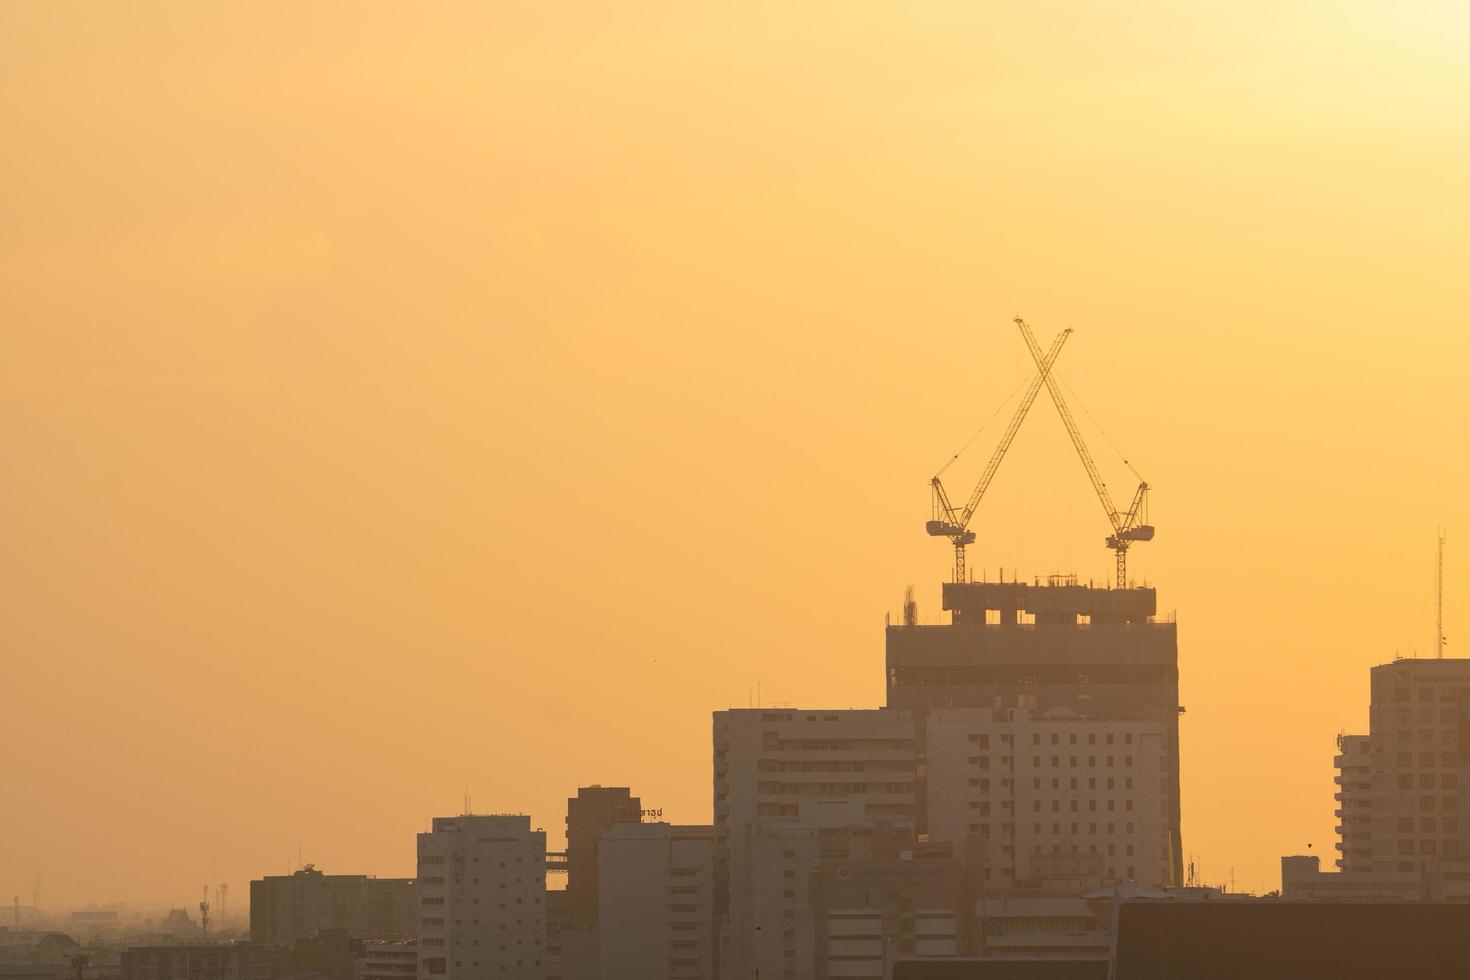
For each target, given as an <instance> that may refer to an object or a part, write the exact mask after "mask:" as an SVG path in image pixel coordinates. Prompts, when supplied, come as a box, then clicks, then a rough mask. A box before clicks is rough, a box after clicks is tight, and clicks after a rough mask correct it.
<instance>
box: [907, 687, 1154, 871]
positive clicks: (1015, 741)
mask: <svg viewBox="0 0 1470 980" xmlns="http://www.w3.org/2000/svg"><path fill="white" fill-rule="evenodd" d="M1168 767H1169V750H1168V741H1167V732H1166V729H1165V725H1164V724H1163V723H1162V722H1158V721H1150V720H1147V719H1138V718H1134V719H1100V718H1092V717H1087V716H1081V715H1077V714H1076V713H1075V712H1074V711H1073V710H1071V709H1068V708H1063V707H1053V708H1051V709H1049V710H1048V711H1047V712H1046V714H1045V715H1044V716H1041V715H1038V714H1037V713H1036V712H1034V711H1032V710H1030V709H1027V708H1008V709H1002V710H1000V711H996V710H994V709H991V708H936V709H933V710H931V711H930V712H929V715H928V718H927V779H926V780H925V787H926V797H927V813H928V826H929V835H928V836H929V840H931V841H951V842H955V843H956V844H961V845H964V846H965V847H966V849H967V850H968V851H969V852H970V853H969V855H968V856H969V858H970V860H971V861H972V862H973V863H974V864H976V865H977V867H978V868H979V869H980V870H979V873H980V875H981V883H982V885H983V887H986V888H990V889H1004V888H1015V887H1041V886H1042V885H1043V884H1044V883H1046V881H1047V879H1052V878H1054V877H1055V875H1056V874H1057V873H1058V872H1057V861H1056V858H1057V857H1058V856H1063V855H1091V856H1093V857H1095V858H1096V859H1097V860H1096V861H1095V862H1094V869H1093V871H1092V872H1091V873H1089V874H1087V875H1085V876H1080V877H1084V878H1085V879H1086V880H1084V881H1082V882H1081V884H1082V885H1083V886H1084V887H1088V886H1090V887H1097V885H1098V884H1100V883H1101V882H1106V881H1135V882H1138V883H1140V884H1144V885H1149V886H1162V885H1166V884H1169V883H1170V882H1171V880H1172V864H1173V857H1174V855H1173V852H1172V848H1171V844H1172V835H1171V833H1170V830H1171V827H1170V823H1169V810H1170V800H1169V794H1168V790H1167V784H1168V779H1169V768H1168ZM1094 874H1095V875H1097V876H1098V878H1097V879H1094V877H1093V875H1094Z"/></svg>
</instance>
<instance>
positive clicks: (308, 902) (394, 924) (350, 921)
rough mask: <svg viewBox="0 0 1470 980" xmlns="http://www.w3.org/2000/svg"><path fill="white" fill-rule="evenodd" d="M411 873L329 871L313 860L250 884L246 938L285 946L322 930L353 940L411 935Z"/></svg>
mask: <svg viewBox="0 0 1470 980" xmlns="http://www.w3.org/2000/svg"><path fill="white" fill-rule="evenodd" d="M414 916H415V899H414V880H413V879H412V878H376V877H374V876H372V875H329V874H324V873H322V871H321V870H320V869H318V868H317V867H315V866H314V865H310V864H308V865H306V866H305V867H304V868H302V869H300V870H299V871H296V872H295V873H293V874H289V875H267V876H265V877H264V878H261V879H260V880H258V881H252V882H251V883H250V941H251V942H253V943H265V944H268V945H279V946H286V945H290V944H291V943H294V942H296V941H297V940H299V939H310V938H312V937H314V936H315V935H316V934H317V933H318V932H321V931H322V930H325V929H341V930H345V931H346V933H347V934H348V935H349V936H352V937H353V938H354V939H379V940H399V941H404V940H409V939H413V938H414V937H415V929H414Z"/></svg>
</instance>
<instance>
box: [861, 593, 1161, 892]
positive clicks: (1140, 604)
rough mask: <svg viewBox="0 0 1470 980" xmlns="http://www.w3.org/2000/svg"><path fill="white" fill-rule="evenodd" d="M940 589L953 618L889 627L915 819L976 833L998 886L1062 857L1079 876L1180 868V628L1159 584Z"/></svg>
mask: <svg viewBox="0 0 1470 980" xmlns="http://www.w3.org/2000/svg"><path fill="white" fill-rule="evenodd" d="M943 603H944V608H945V609H946V610H947V611H948V612H949V613H950V615H951V622H950V623H949V624H947V625H933V626H921V625H918V624H917V622H915V621H914V620H915V617H912V616H909V617H905V622H904V623H903V624H902V625H897V626H890V627H888V630H887V637H886V667H887V687H888V702H887V703H888V707H890V708H899V709H906V710H908V711H911V712H912V713H913V715H914V717H915V720H916V728H917V732H916V735H917V742H918V746H917V755H918V774H919V784H920V785H919V787H918V791H917V793H916V801H915V803H916V810H917V814H916V816H917V821H916V822H917V823H918V825H919V828H920V832H921V833H925V834H926V835H927V836H931V837H935V838H945V839H951V840H954V839H963V838H970V839H973V840H975V841H977V842H978V843H977V845H976V846H982V847H984V848H985V849H986V853H987V854H988V855H989V859H988V871H989V874H988V876H987V877H988V878H989V880H990V882H991V883H992V885H993V886H995V887H1003V886H1010V885H1014V884H1016V883H1024V882H1037V881H1040V880H1041V879H1042V878H1045V877H1048V876H1049V873H1047V869H1049V868H1054V867H1056V866H1057V865H1056V863H1055V859H1057V858H1060V857H1066V856H1077V857H1079V858H1080V859H1082V860H1081V863H1080V864H1079V865H1078V867H1079V868H1084V870H1085V872H1086V873H1080V872H1079V874H1078V876H1079V877H1082V878H1101V879H1103V880H1109V879H1111V880H1118V879H1128V880H1139V881H1145V882H1147V883H1149V884H1179V883H1181V882H1182V879H1183V867H1182V865H1183V860H1182V856H1181V854H1182V852H1181V844H1180V808H1179V714H1180V711H1181V709H1180V707H1179V667H1178V642H1177V634H1176V628H1175V624H1174V623H1172V622H1159V621H1158V619H1157V617H1156V615H1155V613H1156V607H1155V603H1156V600H1155V593H1154V590H1153V589H1151V588H1130V589H1100V588H1093V587H1090V586H1083V585H1077V584H1073V583H1071V582H1069V581H1067V582H1053V583H1048V584H1045V585H1027V584H1025V583H1020V582H999V583H994V582H992V583H986V582H949V583H945V585H944V589H943ZM1110 849H1111V852H1110ZM1038 858H1040V860H1038ZM1094 858H1095V860H1092V859H1094ZM1084 866H1085V867H1084ZM1130 871H1131V872H1133V873H1132V874H1130V873H1129V872H1130Z"/></svg>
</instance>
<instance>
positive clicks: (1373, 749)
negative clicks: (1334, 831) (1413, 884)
mask: <svg viewBox="0 0 1470 980" xmlns="http://www.w3.org/2000/svg"><path fill="white" fill-rule="evenodd" d="M1370 677H1371V689H1372V690H1371V698H1372V700H1371V704H1370V707H1369V711H1368V727H1369V734H1368V735H1367V737H1366V741H1365V740H1364V737H1363V736H1348V737H1346V738H1345V739H1343V743H1344V745H1343V749H1342V750H1341V751H1340V752H1339V760H1340V765H1339V771H1340V773H1341V779H1342V780H1343V789H1342V790H1341V791H1340V793H1339V796H1340V800H1341V802H1342V804H1343V806H1342V807H1341V808H1340V809H1341V811H1342V813H1341V816H1342V817H1343V821H1344V822H1343V823H1342V824H1341V825H1340V826H1341V831H1340V835H1341V841H1340V844H1341V848H1340V849H1341V850H1342V851H1343V855H1344V857H1343V864H1342V867H1343V868H1344V870H1348V869H1353V870H1359V869H1362V870H1373V871H1379V872H1382V871H1424V870H1427V869H1428V866H1430V865H1434V864H1438V863H1441V862H1447V861H1448V862H1454V863H1457V864H1458V863H1459V860H1460V859H1461V858H1466V859H1470V821H1465V820H1462V819H1461V812H1462V811H1461V807H1460V788H1461V787H1462V786H1466V785H1470V782H1467V780H1470V660H1465V659H1452V660H1439V659H1435V660H1395V661H1393V662H1392V663H1387V664H1379V665H1378V666H1376V667H1374V668H1372V670H1371V671H1370ZM1365 744H1366V748H1365V747H1364V746H1365ZM1365 753H1366V755H1367V766H1366V768H1367V770H1368V772H1367V775H1368V780H1367V781H1368V787H1367V788H1366V789H1365V788H1364V786H1363V776H1364V769H1365V767H1364V766H1363V765H1362V764H1360V763H1359V762H1358V761H1357V760H1359V759H1361V758H1362V756H1363V755H1364V754H1365ZM1344 755H1345V756H1346V758H1343V756H1344ZM1365 812H1366V815H1367V818H1368V819H1367V824H1368V827H1369V839H1368V842H1367V849H1368V853H1369V855H1370V856H1369V857H1368V861H1367V868H1364V867H1363V865H1364V861H1363V858H1364V854H1363V837H1362V834H1361V832H1360V831H1361V829H1362V826H1363V821H1362V820H1361V819H1355V820H1353V821H1352V822H1351V823H1349V822H1348V821H1347V818H1348V816H1349V814H1351V815H1352V816H1354V817H1355V818H1361V817H1362V816H1363V815H1364V813H1365ZM1466 867H1467V870H1470V860H1467V863H1466Z"/></svg>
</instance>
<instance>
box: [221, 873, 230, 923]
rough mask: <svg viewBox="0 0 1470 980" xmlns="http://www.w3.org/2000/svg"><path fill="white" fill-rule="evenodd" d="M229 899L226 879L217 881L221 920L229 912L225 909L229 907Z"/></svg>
mask: <svg viewBox="0 0 1470 980" xmlns="http://www.w3.org/2000/svg"><path fill="white" fill-rule="evenodd" d="M229 900H230V883H229V882H228V881H222V882H220V883H219V917H220V920H221V921H223V920H224V919H225V917H226V916H227V915H228V914H229V913H228V911H227V909H228V908H229V905H228V902H229Z"/></svg>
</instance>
